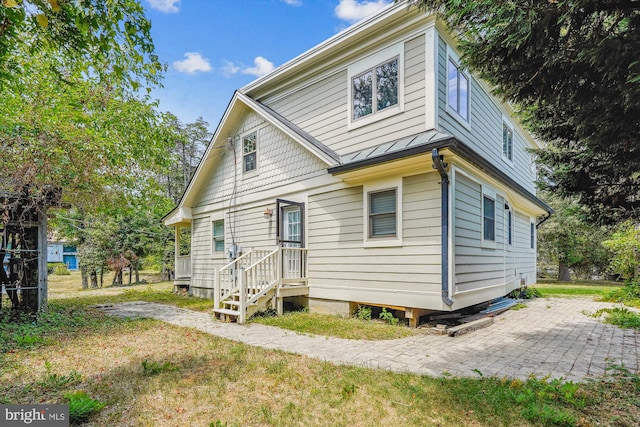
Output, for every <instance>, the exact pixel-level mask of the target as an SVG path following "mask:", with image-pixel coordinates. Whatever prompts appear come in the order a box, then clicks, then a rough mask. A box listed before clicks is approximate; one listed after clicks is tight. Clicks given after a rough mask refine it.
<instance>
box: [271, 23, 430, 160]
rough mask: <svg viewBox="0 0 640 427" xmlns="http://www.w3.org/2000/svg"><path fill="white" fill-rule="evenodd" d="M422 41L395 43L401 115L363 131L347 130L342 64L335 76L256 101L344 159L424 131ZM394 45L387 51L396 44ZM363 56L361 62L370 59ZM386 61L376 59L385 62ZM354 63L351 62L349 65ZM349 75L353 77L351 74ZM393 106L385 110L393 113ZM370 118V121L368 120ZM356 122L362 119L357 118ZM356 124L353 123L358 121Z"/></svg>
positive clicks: (347, 104)
mask: <svg viewBox="0 0 640 427" xmlns="http://www.w3.org/2000/svg"><path fill="white" fill-rule="evenodd" d="M424 40H425V37H424V35H419V36H417V37H414V38H412V39H411V40H408V41H404V42H401V43H400V46H401V47H402V48H403V55H402V56H403V57H404V61H403V68H402V70H403V73H404V74H403V77H402V81H401V82H400V83H399V86H401V87H402V88H403V89H404V98H403V99H404V102H402V100H401V101H400V102H402V108H403V110H402V113H400V114H395V115H393V116H391V117H387V118H385V119H384V120H374V121H373V122H371V123H368V124H366V126H360V127H356V128H353V129H351V130H349V123H350V121H351V119H350V118H351V111H350V110H351V109H350V99H349V92H350V84H351V82H350V80H349V73H348V71H347V68H348V64H345V65H344V67H343V68H336V72H335V74H331V75H329V76H327V77H325V78H324V79H322V80H320V81H317V82H314V83H313V84H311V85H309V86H306V87H302V88H300V89H299V90H295V91H292V92H291V93H289V94H288V95H287V96H285V97H283V98H279V99H276V100H275V101H270V100H269V99H266V100H261V101H262V102H264V103H266V104H267V105H268V106H269V107H271V108H273V109H274V110H275V111H277V112H278V113H280V114H282V115H283V116H284V117H286V118H287V119H288V120H290V121H292V122H293V123H295V124H296V125H298V126H299V127H301V128H302V129H304V130H305V131H306V132H309V133H310V134H311V135H313V136H314V137H315V138H317V139H318V140H320V141H322V143H323V144H325V145H327V146H329V147H330V148H331V149H333V150H334V151H336V152H337V153H339V154H347V153H351V152H354V151H358V150H361V149H364V148H367V147H371V146H373V145H377V144H381V143H384V142H388V141H390V140H393V139H397V138H400V137H402V136H408V135H413V134H416V133H418V132H423V131H425V130H426V129H425V126H424V123H425V105H424V103H425V80H424V79H425V70H424V63H425V42H424ZM398 43H399V42H398V41H394V42H391V43H389V45H388V46H394V45H397V44H398ZM382 50H384V49H379V50H377V51H373V52H363V53H362V58H361V59H365V58H367V57H369V56H371V55H374V54H375V53H376V52H378V51H382ZM391 58H392V57H391V56H389V57H387V58H384V59H382V60H381V62H383V61H384V60H386V59H391ZM354 63H357V61H354ZM354 75H355V74H354ZM394 109H395V107H392V108H389V109H388V110H394ZM372 118H373V117H372ZM360 120H362V119H360ZM360 120H356V122H359V121H360Z"/></svg>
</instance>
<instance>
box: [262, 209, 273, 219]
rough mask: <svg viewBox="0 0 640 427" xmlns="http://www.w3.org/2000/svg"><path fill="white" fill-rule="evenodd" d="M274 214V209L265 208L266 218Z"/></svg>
mask: <svg viewBox="0 0 640 427" xmlns="http://www.w3.org/2000/svg"><path fill="white" fill-rule="evenodd" d="M272 216H273V209H269V208H267V209H265V210H264V219H271V217H272Z"/></svg>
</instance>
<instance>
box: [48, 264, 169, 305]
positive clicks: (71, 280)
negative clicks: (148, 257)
mask: <svg viewBox="0 0 640 427" xmlns="http://www.w3.org/2000/svg"><path fill="white" fill-rule="evenodd" d="M112 280H113V273H112V272H108V273H106V274H105V276H104V286H103V287H101V288H100V287H99V288H89V289H82V278H81V276H80V272H79V271H71V272H70V274H69V275H65V276H60V275H57V274H50V275H49V277H48V282H49V289H48V291H49V292H48V293H49V298H50V299H56V298H69V297H73V296H77V295H112V294H117V293H121V292H124V290H126V289H130V288H132V289H135V288H139V287H142V286H154V285H155V284H156V283H158V282H159V276H158V274H157V273H155V272H153V271H147V270H144V271H141V272H140V280H141V281H144V282H145V283H138V284H131V285H122V286H111V282H112ZM127 280H128V276H127V277H126V278H125V282H126V281H127ZM164 283H165V284H168V283H169V282H164ZM78 293H80V294H78Z"/></svg>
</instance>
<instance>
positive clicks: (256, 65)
mask: <svg viewBox="0 0 640 427" xmlns="http://www.w3.org/2000/svg"><path fill="white" fill-rule="evenodd" d="M222 62H223V63H224V65H223V66H222V68H221V69H220V71H221V72H222V74H223V75H224V76H225V77H231V76H232V75H234V74H238V73H242V74H250V75H252V76H256V77H262V76H264V75H265V74H269V73H270V72H272V71H273V70H275V68H276V67H275V65H273V62H271V61H269V60H268V59H266V58H263V57H262V56H257V57H256V59H254V60H253V67H246V66H242V65H237V64H234V63H233V62H231V61H228V60H226V59H225V60H223V61H222Z"/></svg>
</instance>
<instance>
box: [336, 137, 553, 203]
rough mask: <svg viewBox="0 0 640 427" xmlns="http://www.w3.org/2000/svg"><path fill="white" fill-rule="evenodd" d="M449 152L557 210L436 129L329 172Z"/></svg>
mask: <svg viewBox="0 0 640 427" xmlns="http://www.w3.org/2000/svg"><path fill="white" fill-rule="evenodd" d="M434 149H437V150H441V149H447V150H449V151H450V152H451V153H453V154H455V155H457V156H459V157H461V158H463V159H464V160H466V161H468V162H470V163H472V164H473V165H474V166H476V167H477V168H479V169H480V170H482V171H483V172H485V173H487V174H488V175H490V176H491V177H493V178H494V179H496V180H498V181H500V182H502V183H504V184H505V185H507V186H508V187H509V188H512V189H513V190H514V191H515V192H516V193H518V194H520V195H521V196H522V197H524V198H525V199H527V200H528V201H529V202H532V203H533V204H535V205H536V206H538V207H539V208H541V209H543V210H544V211H546V212H548V213H552V212H553V209H552V208H551V207H550V206H549V205H547V204H546V203H545V202H543V201H542V200H540V199H538V198H537V197H536V196H535V195H534V194H532V193H531V192H529V190H527V189H526V188H524V187H523V186H522V185H520V184H519V183H517V182H516V181H515V180H514V179H513V178H511V177H510V176H509V175H507V174H506V173H504V172H503V171H502V170H500V169H499V168H498V167H497V166H495V165H494V164H493V163H492V162H490V161H489V160H487V159H486V158H485V157H483V156H481V155H480V154H478V153H477V152H476V151H475V150H473V149H472V148H471V147H469V146H468V145H466V144H465V143H463V142H462V141H460V140H458V139H457V138H456V137H454V136H452V135H449V134H446V133H443V132H440V131H438V130H435V129H432V130H428V131H426V132H421V133H418V134H415V135H411V136H408V137H404V138H400V139H397V140H393V141H389V142H385V143H383V144H380V145H377V146H375V147H370V148H366V149H364V150H360V151H356V152H354V153H350V154H346V155H344V156H342V157H341V159H340V160H341V164H340V165H338V166H333V167H330V168H329V169H328V171H329V173H330V174H332V175H339V174H342V173H347V172H351V171H354V170H357V169H364V168H367V167H371V166H375V165H380V164H382V163H388V162H392V161H394V160H400V159H405V158H408V157H412V156H416V155H419V154H425V153H429V152H431V151H432V150H434Z"/></svg>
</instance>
